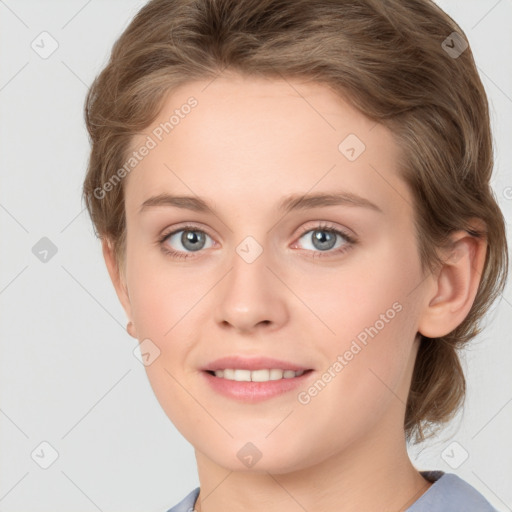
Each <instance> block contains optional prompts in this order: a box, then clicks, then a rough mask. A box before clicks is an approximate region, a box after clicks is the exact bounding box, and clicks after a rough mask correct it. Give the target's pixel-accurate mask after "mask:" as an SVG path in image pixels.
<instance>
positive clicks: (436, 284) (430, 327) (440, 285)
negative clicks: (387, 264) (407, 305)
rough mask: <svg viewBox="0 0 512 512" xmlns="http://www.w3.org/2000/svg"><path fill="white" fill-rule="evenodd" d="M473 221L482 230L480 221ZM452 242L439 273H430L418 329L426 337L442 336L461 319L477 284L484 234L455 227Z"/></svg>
mask: <svg viewBox="0 0 512 512" xmlns="http://www.w3.org/2000/svg"><path fill="white" fill-rule="evenodd" d="M474 224H475V228H477V229H479V230H480V232H484V233H485V230H484V229H483V226H484V225H483V223H482V222H480V221H475V223H474ZM452 242H453V245H452V247H451V249H450V250H449V251H448V252H447V257H446V259H445V261H444V263H443V265H442V267H441V268H440V270H439V273H438V274H437V276H432V280H431V286H430V288H429V292H428V294H427V296H426V301H427V302H426V306H425V307H424V309H423V312H422V314H421V317H420V321H419V325H418V331H419V332H420V333H421V334H423V335H424V336H426V337H428V338H439V337H441V336H445V335H446V334H448V333H450V332H451V331H453V330H454V329H455V328H456V327H458V326H459V325H460V324H461V323H462V322H463V321H464V319H465V318H466V316H467V315H468V313H469V310H470V309H471V306H472V305H473V302H474V300H475V297H476V293H477V291H478V285H479V284H480V278H481V275H482V271H483V267H484V263H485V255H486V252H487V241H486V240H485V238H484V237H482V238H477V237H475V236H472V235H470V234H469V233H468V232H466V231H457V232H456V233H455V234H453V235H452Z"/></svg>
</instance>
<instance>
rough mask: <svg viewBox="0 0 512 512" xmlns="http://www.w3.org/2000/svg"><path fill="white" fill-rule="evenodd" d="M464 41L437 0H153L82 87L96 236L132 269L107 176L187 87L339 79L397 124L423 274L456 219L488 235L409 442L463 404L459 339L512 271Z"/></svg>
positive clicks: (357, 103)
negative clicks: (225, 78)
mask: <svg viewBox="0 0 512 512" xmlns="http://www.w3.org/2000/svg"><path fill="white" fill-rule="evenodd" d="M454 32H455V33H456V34H454ZM455 42H457V45H455ZM466 44H467V42H466V39H465V35H464V32H463V31H462V30H461V28H460V27H459V26H458V25H457V24H456V23H455V22H454V21H453V20H452V19H451V18H450V17H449V16H448V15H447V14H446V13H445V12H443V11H442V10H441V9H440V8H439V7H438V6H437V5H436V4H434V3H433V2H432V1H430V0H408V1H407V2H404V1H403V0H152V1H150V2H149V3H147V4H146V5H145V6H144V7H143V8H142V9H141V10H140V11H139V12H138V14H137V15H136V16H135V17H134V19H133V20H132V21H131V23H130V24H129V26H128V27H127V28H126V30H125V31H124V32H123V33H122V34H121V36H120V37H119V39H118V40H117V41H116V42H115V44H114V46H113V49H112V52H111V55H110V59H109V61H108V63H107V65H106V67H105V68H104V69H103V70H102V71H101V73H100V74H99V75H98V76H97V77H96V79H95V80H94V82H93V84H92V86H91V87H90V90H89V92H88V95H87V99H86V104H85V119H86V124H87V129H88V132H89V135H90V140H91V153H90V159H89V164H88V169H87V175H86V177H85V181H84V186H83V198H84V199H85V203H86V206H87V209H88V211H89V214H90V216H91V219H92V221H93V224H94V226H95V231H96V235H97V236H99V237H100V238H106V239H108V240H109V242H110V243H111V244H112V246H113V248H114V250H115V255H116V258H117V261H118V264H119V266H120V269H121V272H122V273H123V272H124V258H125V249H126V247H125V244H126V220H125V205H124V186H123V183H124V181H123V183H121V184H120V186H115V183H114V184H113V182H112V181H110V185H111V186H109V188H108V189H107V188H105V187H104V185H105V184H106V183H109V180H112V178H113V177H115V175H116V172H118V170H119V169H121V168H122V167H123V165H124V164H125V162H126V159H127V155H128V153H129V150H130V144H131V141H132V139H133V136H134V135H135V134H137V133H139V132H141V131H143V130H144V129H146V128H147V127H148V126H150V125H151V123H152V122H153V121H154V120H155V119H156V117H157V115H158V113H159V112H160V110H161V108H162V106H163V104H164V102H165V99H166V98H167V96H168V94H169V93H170V92H172V91H173V90H174V89H175V88H177V87H178V86H180V85H183V84H186V83H187V82H192V81H195V80H206V79H214V78H215V77H217V76H219V75H220V74H221V73H222V72H223V71H225V70H227V71H229V72H235V73H239V74H241V75H244V76H248V77H265V78H278V79H279V78H285V79H288V78H298V79H302V80H305V81H308V80H310V81H312V82H316V83H321V84H323V85H325V86H327V87H329V88H330V89H331V90H333V91H334V92H335V93H336V94H338V95H339V97H341V98H343V99H345V100H346V101H348V102H349V103H350V104H351V105H353V106H354V107H355V108H356V109H358V110H359V111H360V112H361V113H362V114H364V115H365V116H367V117H368V118H370V119H372V120H375V121H376V122H379V123H381V124H382V125H383V126H385V127H387V128H389V130H390V131H391V133H392V135H393V137H394V140H395V141H396V143H397V146H398V148H399V150H400V161H399V162H398V168H397V171H398V172H399V174H400V176H401V177H402V179H403V180H404V181H405V183H406V184H407V185H408V187H409V189H410V191H411V193H412V197H413V200H414V204H413V210H414V223H415V229H416V239H417V246H418V253H419V255H420V260H421V266H422V270H423V272H424V273H426V272H428V271H431V272H433V271H435V269H436V268H439V267H438V265H440V264H441V263H442V259H441V256H440V254H441V252H440V251H439V249H442V248H448V247H449V236H450V234H452V233H453V232H455V231H457V230H465V231H466V232H467V233H469V234H470V235H471V236H474V237H483V238H485V239H486V241H487V253H486V258H485V264H484V268H483V271H482V275H481V279H480V284H479V288H478V291H477V294H476V298H475V300H474V302H473V305H472V307H471V309H470V311H469V313H468V315H467V317H466V318H465V319H464V321H463V322H462V323H461V324H460V325H459V326H458V327H457V328H456V329H454V330H453V331H452V332H450V333H449V334H447V335H445V336H442V337H439V338H427V337H425V336H423V335H421V341H420V347H419V351H418V355H417V358H416V363H415V367H414V373H413V377H412V382H411V387H410V391H409V396H408V400H407V405H406V411H405V423H404V429H405V434H406V438H407V440H408V441H411V440H413V439H414V442H415V443H418V442H420V441H422V440H424V439H425V438H426V437H430V436H431V435H433V434H434V433H435V431H436V430H438V428H440V427H441V426H442V424H444V423H446V422H447V421H449V420H450V419H452V418H453V416H454V415H455V413H456V412H457V411H458V409H459V408H460V406H461V405H462V403H463V400H464V397H465V391H466V383H465V378H464V374H463V371H462V367H461V364H460V361H459V356H458V349H459V348H461V347H462V346H463V345H464V344H465V343H467V342H468V341H469V340H471V339H472V338H473V337H474V336H476V335H477V334H478V333H479V332H480V331H481V327H480V326H479V322H480V320H481V319H482V317H483V315H484V314H485V313H486V312H487V310H488V309H489V307H490V306H491V304H492V303H493V302H494V300H495V299H496V298H497V296H498V295H499V294H501V292H502V291H503V289H504V286H505V281H506V278H507V273H508V251H507V241H506V231H505V222H504V218H503V215H502V213H501V211H500V208H499V206H498V204H497V201H496V199H495V197H494V194H493V191H492V189H491V186H490V178H491V173H492V169H493V144H492V134H491V128H490V119H489V110H488V101H487V96H486V93H485V90H484V87H483V85H482V82H481V80H480V78H479V75H478V72H477V69H476V65H475V62H474V59H473V54H472V52H471V48H470V47H466ZM450 48H452V49H453V48H455V50H457V49H458V50H459V51H458V52H457V51H456V52H453V51H452V52H450V51H449V49H450ZM124 174H125V173H123V174H122V175H123V176H124ZM117 177H118V179H119V174H118V175H117ZM106 190H108V192H106ZM474 219H481V220H482V221H483V222H484V228H483V229H481V230H478V229H476V228H475V225H474V223H472V221H473V220H474ZM425 275H426V274H425Z"/></svg>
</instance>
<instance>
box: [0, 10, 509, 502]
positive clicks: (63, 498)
mask: <svg viewBox="0 0 512 512" xmlns="http://www.w3.org/2000/svg"><path fill="white" fill-rule="evenodd" d="M144 3H145V2H144V1H142V0H123V1H121V0H103V1H100V0H89V1H85V0H72V1H70V0H68V1H66V2H64V1H60V2H58V1H48V0H46V1H36V0H32V1H29V0H22V1H14V0H5V1H1V0H0V52H1V54H0V172H1V187H0V225H1V233H2V239H1V244H0V261H1V264H0V308H1V313H2V316H1V322H0V329H1V331H0V332H1V347H0V348H1V357H0V379H1V382H0V393H1V395H0V443H1V444H0V512H21V511H24V512H28V511H30V512H38V511H45V512H48V511H50V510H51V511H53V512H60V511H69V510H73V511H96V510H100V511H104V512H107V511H119V510H124V511H126V512H131V511H141V510H146V511H148V512H150V511H154V512H159V511H160V512H164V511H165V510H167V508H169V507H171V506H172V505H174V504H175V503H176V502H178V501H179V500H180V499H182V498H183V497H184V495H185V494H187V493H188V492H189V491H190V490H191V489H192V488H194V487H195V486H197V485H198V479H197V475H196V468H195V459H194V456H193V450H192V448H191V446H189V445H188V443H187V442H186V441H185V440H184V439H183V438H182V437H181V435H180V434H179V433H178V432H177V431H176V429H175V428H174V427H173V425H172V424H171V423H170V421H169V420H168V419H167V416H166V415H165V413H164V412H163V411H162V410H161V408H160V405H159V404H158V402H157V400H156V398H155V397H154V395H153V392H152V390H151V388H150V385H149V382H148V380H147V378H146V374H145V371H144V367H143V366H142V364H141V363H140V362H139V361H138V360H137V358H136V357H135V356H134V354H133V350H134V349H135V348H136V346H137V342H136V341H135V340H134V339H133V338H131V337H130V336H128V334H127V333H126V332H125V325H126V319H125V315H124V312H123V310H122V308H121V306H120V304H119V303H118V300H117V297H116V295H115V292H114V289H113V287H112V285H111V283H110V280H109V277H108V274H107V271H106V268H105V266H104V263H103V259H102V256H101V250H100V244H99V241H97V240H96V238H95V237H94V233H93V229H92V225H91V223H90V220H89V218H88V216H87V214H86V211H85V210H84V207H83V205H82V204H81V199H80V191H81V184H82V180H83V177H84V173H85V167H86V162H87V157H88V140H87V135H86V130H85V126H84V123H83V114H82V109H83V102H84V97H85V93H86V90H87V86H88V85H89V84H90V83H91V81H92V79H93V78H94V76H95V75H96V74H97V73H98V72H99V70H100V69H101V67H102V66H103V65H104V64H105V63H106V60H107V57H108V54H109V51H110V48H111V46H112V44H113V42H114V41H115V39H116V38H117V37H118V36H119V35H120V33H121V32H122V30H123V29H124V28H125V27H126V26H127V24H128V22H129V20H130V19H131V18H132V17H133V15H134V14H135V13H136V12H137V10H138V9H139V8H140V7H141V6H142V5H143V4H144ZM439 4H440V5H441V7H443V8H444V9H445V10H446V11H447V12H448V13H449V14H450V15H451V16H452V17H453V18H454V19H455V20H456V21H457V22H458V23H459V24H460V26H461V27H462V28H463V30H464V31H465V32H466V35H467V37H468V39H469V42H470V44H471V46H472V49H473V52H474V54H475V58H476V61H477V65H478V67H479V71H480V73H481V77H482V80H483V83H484V85H485V87H486V89H487V92H488V94H489V98H490V102H491V109H492V121H493V126H494V136H495V140H496V170H495V176H494V180H493V186H494V190H495V192H496V196H497V198H498V200H499V202H500V205H501V207H502V209H503V211H504V213H505V215H506V217H507V221H508V223H509V224H508V234H509V238H510V220H511V219H512V188H511V187H512V173H511V171H510V167H511V144H510V136H511V133H512V59H511V58H510V55H511V50H512V36H511V33H512V32H511V31H510V25H511V22H512V0H500V1H496V0H492V1H491V0H488V1H483V0H478V1H476V0H472V1H468V0H461V1H453V0H444V1H440V2H439ZM43 31H47V32H48V33H49V34H51V37H52V38H53V39H54V40H55V41H57V43H58V48H57V49H56V51H55V52H54V53H53V54H52V55H50V56H49V57H48V58H42V57H41V56H40V55H39V54H38V53H36V51H35V50H34V49H33V48H32V47H31V44H32V42H33V41H34V40H35V41H36V43H35V44H37V43H38V41H41V37H46V38H47V39H45V43H44V48H40V49H39V51H40V52H42V51H48V50H49V49H51V44H52V41H51V40H50V39H49V38H48V36H39V34H41V32H43ZM39 44H40V46H41V47H42V43H39ZM43 237H47V238H48V239H49V240H51V242H52V244H53V245H54V246H55V248H56V250H57V252H56V254H54V255H53V256H52V253H51V250H50V252H49V253H48V255H47V261H46V262H42V261H40V259H39V258H38V257H36V255H35V254H34V253H33V247H34V246H36V248H39V249H40V247H39V245H36V244H38V243H39V244H48V242H47V241H43V242H40V240H41V239H42V238H43ZM36 252H37V251H36ZM511 327H512V293H511V288H510V285H509V286H508V288H507V290H506V292H505V293H504V296H503V298H501V299H500V301H499V302H498V303H496V304H495V307H494V308H493V310H492V313H491V314H490V315H489V316H488V319H487V327H486V329H485V330H484V332H483V333H482V334H481V335H480V336H479V337H478V339H477V340H475V341H474V343H472V344H471V346H470V347H469V348H468V350H467V351H466V352H465V354H464V366H465V368H466V369H467V375H468V388H469V389H468V398H467V401H466V407H465V410H464V413H463V414H462V415H459V416H458V417H457V418H456V420H455V421H454V422H453V424H452V425H451V426H450V428H448V429H446V430H445V431H444V432H443V435H442V436H440V437H438V438H437V439H436V440H435V441H431V442H428V443H425V444H424V445H421V446H419V447H416V448H413V449H411V450H410V453H411V457H412V458H413V461H414V463H415V464H416V466H417V467H418V468H419V469H441V470H444V471H448V472H453V473H456V474H458V475H459V476H461V477H462V478H464V479H465V480H467V481H468V482H469V483H471V484H472V485H473V486H475V487H476V488H477V489H479V490H480V491H481V492H482V493H483V494H484V495H485V496H486V497H487V498H488V499H489V501H490V502H491V503H492V504H493V505H494V506H495V507H496V508H498V509H499V510H501V511H505V510H512V487H511V486H510V481H511V478H512V438H511V436H510V431H511V429H510V427H511V425H512V372H511V371H510V365H511V361H512V344H511V342H510V335H509V332H510V328H511ZM42 442H46V443H49V445H51V446H48V445H41V443H42ZM52 450H55V451H56V452H57V453H58V458H57V459H56V460H55V461H54V462H53V463H52V464H51V465H50V466H49V467H48V468H47V469H43V468H42V467H41V465H48V464H50V463H51V462H52V459H51V456H52ZM466 457H467V459H466V460H464V459H465V458H466Z"/></svg>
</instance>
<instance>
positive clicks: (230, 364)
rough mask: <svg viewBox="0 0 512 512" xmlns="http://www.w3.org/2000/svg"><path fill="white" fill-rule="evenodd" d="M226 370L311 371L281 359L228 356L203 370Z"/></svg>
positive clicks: (209, 364)
mask: <svg viewBox="0 0 512 512" xmlns="http://www.w3.org/2000/svg"><path fill="white" fill-rule="evenodd" d="M226 368H232V369H240V370H265V369H270V370H271V369H273V368H277V369H280V370H293V371H296V372H298V371H301V370H309V369H310V368H308V367H306V366H302V365H300V364H296V363H291V362H289V361H283V360H281V359H274V358H271V357H242V356H227V357H221V358H220V359H215V361H211V362H210V363H208V364H207V365H206V366H205V367H204V368H202V370H208V371H216V370H225V369H226Z"/></svg>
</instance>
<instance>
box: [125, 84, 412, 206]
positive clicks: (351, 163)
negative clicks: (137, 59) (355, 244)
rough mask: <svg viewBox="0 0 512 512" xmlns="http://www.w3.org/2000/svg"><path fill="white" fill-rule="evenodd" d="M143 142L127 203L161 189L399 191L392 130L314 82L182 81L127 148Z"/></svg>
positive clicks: (250, 193) (389, 194) (254, 197)
mask: <svg viewBox="0 0 512 512" xmlns="http://www.w3.org/2000/svg"><path fill="white" fill-rule="evenodd" d="M150 140H151V141H152V142H151V143H150V144H149V145H151V146H152V148H151V149H150V150H149V151H147V152H146V153H147V154H146V156H145V157H144V158H143V159H141V161H140V162H139V163H137V166H136V168H135V169H134V171H133V172H131V173H130V175H129V176H128V178H127V179H128V183H127V184H125V185H126V194H127V198H126V200H127V205H131V206H132V207H135V206H136V205H137V204H141V203H142V202H143V201H144V199H145V198H147V196H148V195H150V194H151V195H155V194H157V193H161V192H163V191H164V189H166V191H168V192H169V191H171V190H172V191H177V192H179V193H187V195H193V194H192V193H195V194H198V195H206V196H207V195H209V194H208V193H213V192H215V190H219V189H222V190H223V193H225V194H228V195H229V191H230V190H232V197H233V200H235V199H236V198H240V194H241V192H244V191H245V192H246V193H247V198H246V200H247V201H249V202H251V201H253V202H254V206H258V204H259V205H260V206H261V202H259V203H258V201H260V198H258V197H259V196H261V195H264V196H265V197H270V196H272V195H273V194H275V195H276V198H277V196H281V195H283V194H284V195H285V194H289V193H294V192H300V191H302V192H304V193H305V192H307V191H309V190H311V189H312V188H314V187H317V188H322V189H326V188H327V189H329V188H333V187H334V188H337V189H339V188H340V186H341V187H343V188H346V189H347V190H349V191H351V192H353V193H358V194H363V193H365V194H366V195H367V196H371V195H372V194H374V195H379V194H380V195H381V196H382V194H384V195H385V198H384V199H385V201H386V200H387V201H388V202H389V201H392V200H393V199H395V202H396V199H397V198H398V197H400V196H402V197H403V195H404V194H405V195H406V194H407V191H406V190H405V189H404V184H403V183H402V182H401V180H400V179H399V178H398V175H397V173H396V169H397V162H398V159H399V150H398V147H397V146H396V143H395V141H394V139H393V136H392V134H391V133H390V131H389V130H387V129H386V128H385V127H383V126H382V125H380V124H378V123H375V122H374V121H372V120H370V119H368V118H366V117H365V116H364V115H362V114H361V113H360V112H359V111H358V110H356V109H355V108H354V107H352V106H351V105H350V104H349V103H348V102H346V101H345V100H343V99H342V98H340V97H339V96H338V95H336V94H335V93H334V92H333V91H332V90H330V89H329V88H328V87H326V86H324V85H322V84H318V83H314V82H309V83H306V82H304V81H298V80H291V79H286V80H284V79H283V80H274V79H265V78H248V77H241V76H239V75H232V76H222V77H218V78H216V79H214V80H213V81H212V80H210V81H200V82H192V83H188V84H184V85H182V86H181V87H179V88H178V89H176V90H174V91H172V92H171V93H169V95H168V96H167V98H166V101H165V104H164V106H163V108H162V110H161V111H160V113H159V114H158V116H157V118H156V119H155V121H154V122H153V123H152V124H151V125H150V126H149V127H148V128H147V129H146V130H144V131H143V132H142V133H140V134H138V135H137V136H135V137H134V138H133V140H132V149H133V150H137V148H140V147H142V146H143V145H145V144H146V145H147V144H148V141H150ZM240 183H244V185H245V187H244V189H243V191H241V188H240ZM386 188H387V190H386ZM400 188H401V189H402V190H401V193H400V191H397V189H400ZM169 189H171V190H169ZM393 196H395V197H394V198H393ZM226 197H227V196H226ZM381 202H382V198H381Z"/></svg>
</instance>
